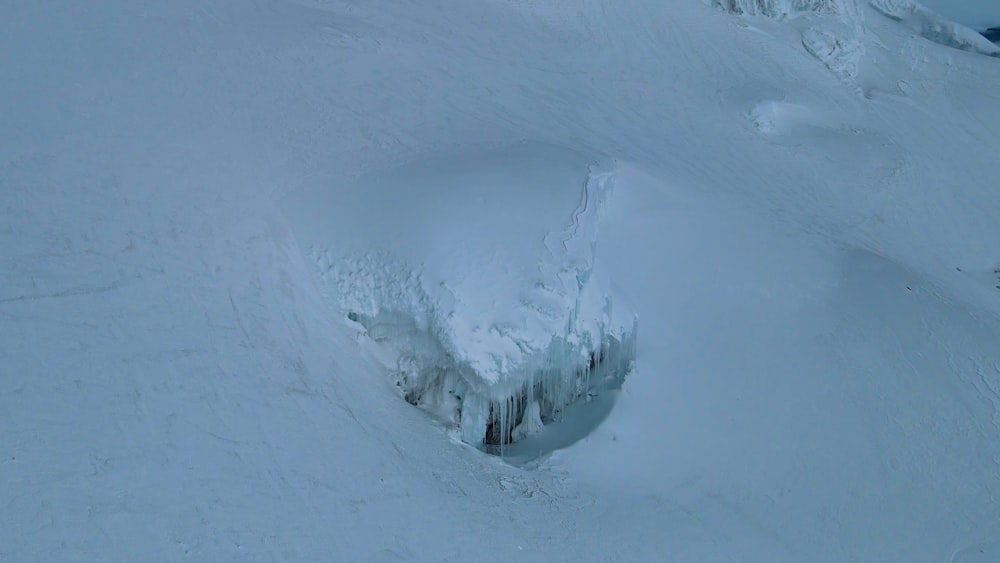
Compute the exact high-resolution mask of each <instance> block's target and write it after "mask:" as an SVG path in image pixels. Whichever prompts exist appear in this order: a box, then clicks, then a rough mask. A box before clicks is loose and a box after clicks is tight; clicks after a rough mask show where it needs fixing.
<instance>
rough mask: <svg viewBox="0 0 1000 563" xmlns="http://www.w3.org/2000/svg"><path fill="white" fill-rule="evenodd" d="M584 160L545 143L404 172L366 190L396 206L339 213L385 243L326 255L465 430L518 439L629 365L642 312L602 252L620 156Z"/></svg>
mask: <svg viewBox="0 0 1000 563" xmlns="http://www.w3.org/2000/svg"><path fill="white" fill-rule="evenodd" d="M583 162H585V160H584V159H582V157H581V156H580V155H576V154H573V153H569V152H567V151H560V150H558V149H552V148H551V147H539V146H534V147H515V148H512V149H505V150H503V151H499V152H498V153H497V154H493V155H475V156H464V157H462V158H460V159H452V160H449V161H446V162H442V163H435V164H434V165H432V166H422V167H417V168H408V169H406V170H405V171H402V172H401V173H400V174H398V175H393V177H391V178H385V177H383V178H380V179H376V180H373V181H372V182H371V183H370V184H367V185H366V187H365V188H364V189H363V191H364V192H367V193H369V194H372V195H371V197H378V198H382V199H388V200H392V201H395V202H400V201H405V203H403V204H401V205H400V207H399V208H397V212H389V213H387V214H386V216H384V217H381V218H360V217H354V218H353V219H351V218H350V217H349V215H350V214H345V215H344V216H343V217H341V218H340V219H339V220H340V221H346V222H350V221H352V220H353V221H354V222H355V223H356V224H355V227H356V230H357V231H359V232H360V231H364V230H365V229H371V228H372V226H373V224H376V225H377V226H378V228H379V229H381V231H382V232H381V233H380V236H382V237H383V241H384V242H385V244H382V245H381V246H380V245H379V244H378V243H376V244H375V245H374V246H373V249H372V250H361V251H360V252H353V251H347V252H344V251H343V249H337V251H332V250H323V251H319V252H317V253H316V258H317V260H318V262H319V266H320V269H321V271H322V272H323V275H324V278H325V279H326V280H327V281H328V283H329V287H330V288H331V289H332V290H333V292H332V293H333V297H334V298H335V301H336V304H337V306H338V307H340V308H342V309H343V310H345V311H347V315H348V318H349V319H350V320H351V321H354V322H356V323H358V324H359V325H360V328H362V329H363V332H364V333H365V334H366V335H367V337H368V338H369V339H371V341H374V342H375V343H377V344H378V347H377V351H376V354H377V355H379V356H380V357H381V359H382V360H383V362H384V363H385V364H386V366H387V368H388V369H389V371H390V372H391V373H392V374H393V379H394V383H395V384H396V386H397V387H398V389H399V391H400V392H401V393H402V395H403V396H404V398H405V399H406V400H407V401H408V402H410V403H412V404H414V405H418V406H420V407H422V408H425V409H426V410H428V411H430V412H432V413H433V414H435V415H437V416H438V417H440V418H442V419H443V420H445V421H446V422H447V423H450V424H451V425H453V427H454V428H456V429H458V435H459V436H460V437H461V439H462V440H463V441H465V442H468V443H470V444H474V445H478V446H484V445H485V446H492V445H496V446H503V445H505V444H509V443H511V442H513V441H515V440H518V439H521V438H523V437H525V436H527V435H529V434H532V433H534V432H536V431H538V430H539V429H540V427H541V426H542V423H544V422H549V421H553V420H557V419H559V417H560V416H561V415H562V413H563V409H564V408H565V407H566V406H567V405H569V404H571V403H573V402H574V401H577V400H579V399H587V398H588V397H590V396H591V395H593V394H596V393H599V392H600V391H601V389H604V388H613V387H615V386H618V385H620V384H621V381H622V379H623V378H624V376H625V374H626V373H627V372H628V371H629V369H630V365H631V362H632V359H633V357H634V342H635V332H636V317H635V315H634V314H633V313H632V312H631V311H629V310H628V309H627V308H626V307H625V306H624V305H622V304H621V302H620V299H616V298H615V296H614V293H613V290H612V284H611V280H610V277H609V275H608V273H607V272H606V271H605V270H604V269H603V268H602V266H601V264H600V262H599V261H598V260H597V253H596V248H597V235H598V228H599V224H600V217H601V215H602V213H603V210H604V209H605V207H606V205H607V202H608V198H609V196H610V194H611V191H612V189H613V186H614V177H615V172H614V165H613V163H596V164H595V163H593V162H591V163H590V164H588V165H581V164H582V163H583ZM374 194H378V195H374ZM412 194H419V197H415V198H413V199H410V198H409V197H408V195H412ZM574 199H575V200H576V202H575V208H574V202H573V200H574ZM348 207H350V206H348ZM361 238H362V239H365V240H369V241H371V240H373V239H374V238H376V236H375V234H374V233H373V234H372V235H371V236H362V237H361Z"/></svg>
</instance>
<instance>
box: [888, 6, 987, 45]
mask: <svg viewBox="0 0 1000 563" xmlns="http://www.w3.org/2000/svg"><path fill="white" fill-rule="evenodd" d="M870 4H871V5H872V7H873V8H875V9H876V10H878V11H879V12H880V13H881V14H883V15H884V16H886V17H888V18H891V19H893V20H896V21H898V22H900V23H902V24H903V25H905V26H906V27H908V28H910V29H912V30H913V31H915V32H917V33H918V34H919V35H920V36H922V37H924V38H925V39H928V40H930V41H933V42H935V43H940V44H942V45H946V46H948V47H954V48H956V49H961V50H963V51H971V52H973V53H980V54H983V55H989V56H992V57H1000V47H998V46H997V45H994V44H993V43H992V42H990V40H989V39H987V38H986V37H984V36H983V35H982V34H980V33H979V32H977V31H975V30H973V29H970V28H968V27H965V26H964V25H961V24H958V23H955V22H953V21H951V20H948V19H946V18H944V17H942V16H940V15H938V14H936V13H935V12H933V11H931V10H930V9H928V8H926V7H925V6H923V5H921V4H919V3H917V2H914V1H913V0H870Z"/></svg>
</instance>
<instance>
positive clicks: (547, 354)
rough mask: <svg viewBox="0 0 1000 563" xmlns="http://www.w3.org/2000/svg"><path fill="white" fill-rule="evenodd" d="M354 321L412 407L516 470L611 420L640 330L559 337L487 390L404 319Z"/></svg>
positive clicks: (387, 315) (392, 314)
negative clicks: (379, 351) (377, 347)
mask: <svg viewBox="0 0 1000 563" xmlns="http://www.w3.org/2000/svg"><path fill="white" fill-rule="evenodd" d="M348 318H349V319H350V320H351V321H354V322H356V323H358V324H359V325H361V326H362V327H363V328H364V330H365V332H366V334H367V336H368V337H369V338H371V339H372V340H373V341H374V342H376V343H378V344H379V345H380V347H381V349H382V350H383V351H384V352H385V353H386V358H385V359H387V360H388V362H387V363H389V364H393V363H394V364H395V366H394V367H393V366H391V365H390V372H391V373H392V377H393V382H394V384H395V387H396V388H397V391H398V392H399V394H400V395H401V396H402V397H403V399H404V400H406V402H408V403H410V404H412V405H414V406H417V407H420V408H421V409H424V410H425V411H427V412H429V413H430V414H432V415H433V416H435V417H436V418H438V419H439V420H441V421H442V422H443V423H445V424H446V425H448V426H449V427H450V428H451V429H452V431H453V432H454V433H455V435H456V436H457V437H459V438H461V439H462V440H463V441H464V442H466V443H468V444H471V445H473V446H476V447H478V448H480V449H482V450H483V451H485V452H488V453H491V454H495V455H500V456H502V457H504V458H505V459H507V460H508V461H511V462H514V463H524V462H528V461H531V460H534V459H536V458H538V457H539V456H541V455H544V454H546V453H549V452H551V451H553V450H556V449H560V448H564V447H567V446H569V445H571V444H573V443H574V442H576V441H578V440H579V439H581V438H583V437H585V436H586V435H587V434H589V433H590V432H591V431H592V430H593V429H594V428H596V427H597V425H598V424H600V422H601V421H602V420H603V419H604V418H605V417H606V416H607V414H608V413H609V412H610V410H611V407H612V406H613V404H614V399H615V397H616V394H617V393H616V392H617V391H618V390H620V389H621V386H622V384H623V382H624V381H625V378H626V376H627V375H628V373H629V372H630V371H631V369H632V364H633V361H634V358H635V333H636V330H635V327H636V323H635V322H634V321H633V325H632V327H631V328H630V329H628V330H625V331H620V332H618V333H616V334H604V333H597V334H592V333H589V332H587V333H583V334H567V335H558V336H554V337H553V338H552V339H551V340H550V342H549V345H548V347H547V349H545V350H544V351H542V352H540V353H538V354H536V355H535V356H534V357H529V358H528V359H527V361H525V363H524V365H523V366H520V367H518V368H517V369H515V370H513V371H512V372H510V373H509V374H507V376H506V377H504V378H503V379H502V380H498V381H496V382H492V383H490V382H486V381H484V380H483V378H482V377H481V376H480V374H477V373H476V372H475V370H474V369H472V367H470V366H468V365H463V364H462V363H461V362H459V361H456V360H455V357H454V356H453V355H452V354H450V353H449V352H448V351H447V348H448V344H447V343H445V342H442V341H441V340H440V338H439V336H438V335H436V334H435V332H434V331H433V330H426V329H423V328H421V327H420V323H419V322H417V320H416V319H414V318H408V317H407V315H406V314H404V313H400V312H398V311H389V312H381V313H379V314H377V315H373V316H369V315H364V314H361V313H357V312H351V313H349V314H348Z"/></svg>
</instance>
